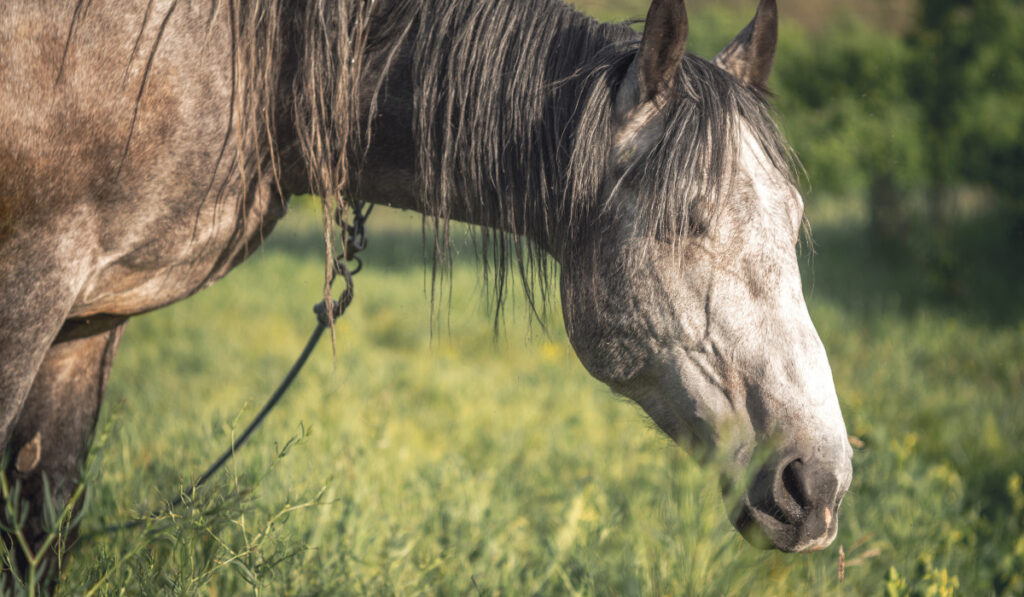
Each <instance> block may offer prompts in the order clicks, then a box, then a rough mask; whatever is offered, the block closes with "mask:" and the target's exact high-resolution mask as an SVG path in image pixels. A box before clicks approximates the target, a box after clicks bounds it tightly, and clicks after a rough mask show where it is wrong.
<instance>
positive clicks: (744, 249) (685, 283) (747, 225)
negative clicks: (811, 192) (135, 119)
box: [559, 0, 852, 552]
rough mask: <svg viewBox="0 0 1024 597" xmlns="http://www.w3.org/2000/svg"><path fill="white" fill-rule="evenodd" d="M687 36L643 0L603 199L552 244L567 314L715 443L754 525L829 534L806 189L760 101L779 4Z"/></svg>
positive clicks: (782, 533)
mask: <svg viewBox="0 0 1024 597" xmlns="http://www.w3.org/2000/svg"><path fill="white" fill-rule="evenodd" d="M686 37H687V18H686V11H685V7H684V3H683V1H682V0H654V2H653V4H652V6H651V8H650V11H649V13H648V17H647V22H646V28H645V31H644V34H643V37H642V40H641V41H640V44H639V46H638V49H637V51H636V53H635V56H634V57H633V58H632V60H631V62H629V63H628V65H625V64H624V65H623V68H621V69H620V73H619V78H618V80H617V84H616V85H614V86H613V91H612V92H611V94H610V96H611V97H612V98H613V99H612V101H613V102H614V107H613V109H612V114H613V115H614V124H613V127H614V128H613V132H614V134H613V135H612V137H613V142H612V147H610V148H609V151H610V152H611V155H612V156H613V157H612V159H611V167H609V168H608V172H607V173H606V175H605V180H604V182H603V184H602V191H601V198H600V207H599V208H598V209H594V210H592V211H591V213H590V215H589V216H588V218H589V220H588V221H587V222H586V223H585V224H586V225H585V226H583V228H585V229H586V230H587V231H588V232H587V233H586V234H582V235H579V237H578V238H574V239H573V240H572V241H571V242H568V243H567V246H564V247H562V248H561V249H560V250H559V259H560V261H561V264H562V269H561V290H562V297H563V300H562V304H563V312H564V315H565V320H566V326H567V329H568V330H569V336H570V340H571V342H572V345H573V347H574V348H575V350H576V353H577V355H578V356H579V358H580V360H581V361H582V362H583V364H584V366H585V367H586V368H587V369H588V370H589V371H590V372H591V374H593V375H594V376H595V377H597V378H598V379H600V380H601V381H603V382H605V383H607V384H608V385H609V386H610V387H611V388H612V389H613V390H615V391H616V392H618V393H621V394H624V395H625V396H628V397H629V398H631V399H632V400H634V401H635V402H637V403H638V404H639V405H640V406H641V407H642V408H643V409H644V410H645V411H646V412H647V413H648V414H649V415H650V416H651V418H652V419H653V420H654V421H655V422H656V424H657V425H658V426H659V427H660V428H661V429H663V430H664V431H665V432H666V433H667V434H668V435H669V436H671V437H672V438H673V439H675V440H676V441H678V442H680V443H684V444H687V445H689V446H695V447H698V448H699V449H701V450H707V451H708V452H709V453H711V452H713V453H714V454H716V455H718V457H720V458H724V460H725V461H726V464H725V466H724V469H723V471H724V473H723V490H726V489H730V488H733V487H736V488H739V487H743V489H742V494H741V495H740V496H739V497H738V498H736V501H735V503H734V507H733V508H732V513H731V519H732V521H733V524H734V525H735V526H736V527H737V529H738V530H740V531H741V532H742V533H743V534H744V536H745V537H747V539H748V540H750V541H751V542H753V543H755V544H758V543H760V544H764V545H766V546H768V545H773V546H775V547H777V548H779V549H781V550H784V551H793V552H800V551H811V550H816V549H822V548H824V547H826V546H828V545H829V544H830V543H831V542H832V541H833V540H834V539H835V536H836V533H837V530H838V517H837V509H838V507H839V504H840V502H841V501H842V499H843V496H844V494H845V493H846V491H847V489H848V488H849V485H850V481H851V478H852V465H851V460H850V458H851V448H850V445H849V441H848V436H847V433H846V427H845V424H844V422H843V416H842V413H841V412H840V408H839V402H838V398H837V396H836V390H835V386H834V383H833V380H832V373H831V370H830V367H829V363H828V359H827V357H826V354H825V349H824V346H823V345H822V342H821V340H820V339H819V337H818V334H817V332H816V330H815V328H814V325H813V324H812V322H811V319H810V316H809V314H808V310H807V306H806V304H805V302H804V296H803V292H802V286H801V279H800V271H799V267H798V261H797V252H796V245H797V243H798V241H799V235H800V230H801V224H802V222H803V200H802V198H801V196H800V194H799V192H798V191H797V189H796V187H795V186H794V184H793V181H792V179H791V176H790V174H789V162H788V160H787V158H788V153H787V152H788V150H787V149H786V146H785V145H784V143H783V142H782V141H780V140H779V134H778V132H777V130H776V129H775V126H774V124H773V123H772V121H771V115H770V111H769V110H768V109H767V107H766V104H765V101H764V88H765V82H766V79H767V77H768V74H769V71H770V68H771V64H772V59H773V56H774V52H775V45H776V38H777V17H776V6H775V2H774V1H773V0H762V1H761V3H760V6H759V7H758V11H757V15H756V16H755V18H754V20H753V21H752V22H751V23H750V25H749V26H747V27H746V28H745V29H744V30H743V31H742V32H741V33H740V34H739V35H738V36H737V37H736V38H735V39H734V40H733V41H732V42H731V43H730V44H729V45H728V46H727V47H726V48H725V49H724V50H723V51H722V52H721V53H720V54H719V55H718V57H717V58H716V59H715V61H714V63H709V62H706V61H703V60H701V59H699V58H696V57H693V56H687V55H686V54H685V47H686Z"/></svg>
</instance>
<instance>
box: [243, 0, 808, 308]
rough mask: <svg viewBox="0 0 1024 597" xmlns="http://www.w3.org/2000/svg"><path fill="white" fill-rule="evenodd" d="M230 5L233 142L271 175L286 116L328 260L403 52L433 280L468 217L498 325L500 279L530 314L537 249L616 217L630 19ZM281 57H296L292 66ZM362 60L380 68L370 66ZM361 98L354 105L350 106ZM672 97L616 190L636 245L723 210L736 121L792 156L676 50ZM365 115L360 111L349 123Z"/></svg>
mask: <svg viewBox="0 0 1024 597" xmlns="http://www.w3.org/2000/svg"><path fill="white" fill-rule="evenodd" d="M230 1H231V9H232V11H233V20H232V22H233V27H234V29H235V36H236V39H235V42H236V43H235V45H236V47H237V51H236V62H237V64H236V72H237V76H238V77H239V82H240V84H239V85H238V89H239V94H240V95H239V97H238V99H237V101H238V106H239V107H240V110H239V116H238V118H239V122H240V124H239V130H240V131H241V132H242V142H243V145H245V146H249V147H252V146H253V144H255V146H256V147H259V148H261V149H260V152H259V156H260V158H259V159H258V160H257V167H259V165H261V164H265V165H269V167H271V168H272V169H274V171H275V172H276V171H277V169H278V168H279V162H278V155H279V153H278V149H277V146H276V138H275V131H277V130H278V128H277V126H278V124H279V123H278V122H277V119H280V118H290V119H292V124H293V125H294V129H295V131H296V132H297V134H298V143H299V147H300V150H301V154H302V157H303V159H304V161H305V163H306V164H307V166H308V170H309V172H308V175H309V183H310V188H311V190H312V192H313V193H314V194H317V195H319V196H320V197H321V198H323V202H324V203H323V205H324V238H325V241H326V242H325V251H326V254H327V258H328V262H329V261H330V255H331V251H332V245H333V244H334V243H335V242H337V241H338V240H339V237H338V236H337V234H338V233H337V232H332V221H333V218H332V215H333V211H334V210H335V209H339V208H343V207H344V203H343V201H342V196H343V193H344V191H345V189H346V188H348V187H349V186H350V185H351V184H352V182H353V177H354V176H356V175H357V173H358V167H359V160H360V159H361V150H362V149H364V148H365V146H366V144H367V143H368V142H369V141H370V139H371V137H370V135H371V134H372V130H362V129H361V128H360V125H359V123H360V122H364V123H369V122H372V120H373V118H372V112H373V110H374V109H375V106H376V102H377V101H378V98H377V96H376V92H377V91H379V89H380V88H381V86H382V82H383V80H384V79H385V78H386V77H387V76H389V75H390V74H391V71H392V69H393V66H394V65H395V64H397V62H398V61H397V59H396V56H397V54H398V52H399V47H401V46H405V47H406V49H407V50H408V55H411V56H412V68H411V71H412V77H413V81H412V82H411V84H412V85H413V86H414V88H415V90H416V93H415V100H414V103H415V105H414V107H413V114H414V131H413V136H414V139H415V142H416V143H415V144H416V148H417V179H418V180H419V183H420V187H421V188H420V189H419V193H420V196H421V201H422V204H423V205H424V207H425V212H426V213H427V214H428V215H429V216H432V217H433V220H432V222H433V232H434V234H433V237H434V247H433V248H434V257H435V258H434V276H433V279H434V280H435V281H436V280H437V277H438V273H439V272H440V273H441V275H442V277H443V276H444V273H445V271H446V270H447V268H450V261H448V260H447V250H448V247H449V243H450V239H451V236H450V228H449V225H450V221H451V218H452V214H453V213H456V212H461V213H464V214H469V216H470V219H472V220H473V221H477V222H486V223H487V224H488V226H489V227H488V226H480V227H478V229H477V236H476V238H477V243H476V246H477V248H478V252H479V253H480V255H481V257H482V261H483V265H484V271H485V276H486V278H487V279H488V280H489V281H490V284H489V285H485V288H490V289H491V290H492V294H493V297H492V298H493V299H494V303H495V305H496V322H497V314H498V313H500V311H501V307H502V305H503V304H504V300H505V298H506V295H507V290H508V281H509V279H508V273H509V272H517V273H518V274H519V277H520V278H521V279H522V281H523V287H524V289H525V291H526V296H527V300H528V302H529V305H530V307H531V308H532V309H534V311H535V312H536V306H537V305H538V304H540V305H541V307H542V308H543V306H544V305H545V304H546V300H545V299H546V297H547V296H548V291H549V285H550V278H551V276H550V265H549V263H550V262H549V260H548V259H547V255H546V252H545V249H546V248H548V247H550V246H552V244H553V241H554V240H555V239H559V240H560V241H563V243H564V241H565V240H567V239H568V240H569V242H568V243H564V244H565V245H567V246H574V245H576V244H577V242H576V241H580V240H584V239H585V238H586V237H587V235H593V234H599V233H600V232H599V231H598V230H594V229H593V228H594V226H595V225H597V222H598V221H599V220H600V218H601V215H602V214H607V213H610V212H612V211H614V210H616V209H618V208H619V207H620V206H619V205H618V204H617V203H616V198H617V195H616V193H615V192H614V191H613V192H612V193H611V194H610V195H609V194H608V193H607V192H605V193H602V190H603V189H602V185H603V184H605V181H606V180H607V178H608V177H607V174H608V172H609V169H610V168H611V167H612V165H613V160H614V156H613V155H612V146H613V125H614V122H613V120H614V115H613V105H614V98H615V95H616V92H617V90H618V88H619V86H620V84H621V82H622V80H623V78H624V77H625V76H626V72H627V70H628V68H629V65H630V64H631V63H632V61H633V58H634V56H635V55H636V52H637V48H638V45H639V43H638V37H639V36H638V34H636V33H635V32H634V31H633V30H632V28H631V27H630V26H629V25H628V24H601V23H598V22H597V21H596V20H594V19H592V18H590V17H586V16H584V15H582V14H581V13H579V12H576V11H575V10H573V9H572V8H570V7H569V6H567V5H566V4H564V3H563V2H561V1H560V0H489V1H483V0H450V1H447V2H443V3H442V2H429V1H426V0H377V2H376V3H374V2H358V1H353V0H308V1H307V2H305V3H303V6H302V7H301V8H299V9H296V10H286V9H285V8H284V7H285V6H286V5H287V4H286V3H285V2H284V0H230ZM374 10H376V12H374ZM288 20H291V21H292V22H291V24H290V26H289V27H287V28H283V27H282V26H281V23H284V22H286V21H288ZM288 31H292V32H295V34H296V35H300V36H301V38H302V39H301V40H291V39H288V33H287V32H288ZM298 42H300V43H298ZM288 47H295V48H298V50H291V51H293V52H295V55H294V56H292V57H290V58H289V56H288V55H287V52H288V51H289V50H287V48H288ZM287 60H296V61H297V65H298V68H297V74H296V76H295V78H294V81H293V84H292V85H293V87H292V89H290V90H284V91H290V92H291V94H292V97H293V98H294V103H293V105H291V108H292V109H291V110H290V113H289V111H288V110H286V108H287V107H288V106H285V105H282V104H281V103H280V101H279V97H278V96H279V94H280V93H281V92H282V90H281V89H278V88H277V81H279V80H280V69H281V65H282V63H284V62H286V61H287ZM372 60H377V64H378V65H379V68H376V69H370V68H368V66H367V65H368V63H369V62H371V61H372ZM371 71H372V72H371ZM367 89H370V90H371V93H370V96H371V100H370V102H369V104H367V102H366V100H365V98H360V97H359V94H360V93H364V94H365V93H366V90H367ZM673 89H674V92H673V93H670V94H667V95H665V96H664V97H663V98H662V101H661V102H660V103H659V106H658V109H659V110H660V111H661V113H662V115H663V117H664V122H665V126H664V130H663V132H662V134H661V136H660V137H659V138H658V139H657V141H656V142H655V143H654V144H653V146H652V147H650V148H649V149H648V150H647V151H644V152H643V153H642V154H641V155H636V156H634V157H633V159H632V161H631V162H630V164H629V166H628V167H627V168H626V169H625V171H623V172H621V173H620V174H619V176H618V179H619V181H620V182H621V181H628V183H629V185H630V187H631V188H632V189H634V190H635V191H636V193H637V197H638V198H639V204H637V205H632V206H630V209H631V210H632V216H631V217H632V218H633V221H634V225H635V226H636V233H637V234H639V235H642V236H653V235H657V236H660V237H662V238H667V239H673V240H672V242H674V243H679V242H682V240H683V239H685V238H686V237H687V236H688V235H690V234H699V233H702V231H703V230H707V229H708V228H709V227H710V226H711V225H712V224H713V220H714V217H715V215H716V214H717V213H718V212H719V211H720V210H721V208H722V205H723V204H724V201H723V199H724V197H722V191H723V190H724V189H725V188H726V187H727V186H728V184H726V183H728V180H727V176H728V171H729V168H730V165H731V163H732V162H733V161H734V158H735V157H736V155H737V152H738V148H739V141H738V140H739V128H740V126H741V125H742V124H745V125H746V129H747V130H749V131H751V132H752V133H753V135H754V136H755V137H756V140H757V142H758V143H759V144H760V145H761V147H762V148H763V149H764V151H765V154H766V155H767V156H768V157H769V159H770V160H771V162H772V163H773V165H774V166H775V167H776V168H778V169H779V170H780V171H781V172H783V173H784V175H785V176H787V177H791V175H790V164H791V163H792V160H793V158H792V152H791V150H790V149H789V147H788V146H787V145H786V144H785V142H784V141H783V140H782V138H781V136H780V134H779V132H778V130H777V128H776V125H775V123H774V120H773V118H772V113H771V110H770V108H769V106H768V103H767V101H766V97H765V94H764V93H763V92H761V91H760V90H757V89H751V88H748V87H745V86H743V85H741V84H740V83H739V82H738V81H736V80H735V79H734V78H732V77H731V76H730V75H728V74H727V73H725V72H724V71H722V70H720V69H718V68H717V67H715V66H713V65H712V64H711V63H709V62H707V61H705V60H703V59H701V58H698V57H695V56H692V55H687V56H686V57H685V59H684V60H683V62H682V64H681V65H680V68H679V69H678V71H677V74H676V84H675V85H674V86H673ZM367 106H368V109H369V110H370V112H371V114H370V115H369V116H367V115H366V114H362V115H360V114H359V113H358V111H359V110H360V109H366V108H367ZM368 128H369V127H367V129H368ZM620 186H621V185H616V188H619V187H620ZM602 195H604V198H602ZM424 225H425V226H427V225H428V224H426V222H425V224H424ZM343 233H344V232H343V231H342V232H341V234H343ZM328 267H330V265H329V264H328ZM328 272H329V270H328ZM327 290H328V289H325V294H327ZM328 299H329V295H328Z"/></svg>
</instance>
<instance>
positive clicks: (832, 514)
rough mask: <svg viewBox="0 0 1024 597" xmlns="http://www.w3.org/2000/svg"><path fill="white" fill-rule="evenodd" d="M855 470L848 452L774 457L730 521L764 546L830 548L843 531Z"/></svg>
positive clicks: (796, 549) (793, 549)
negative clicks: (830, 457) (843, 509)
mask: <svg viewBox="0 0 1024 597" xmlns="http://www.w3.org/2000/svg"><path fill="white" fill-rule="evenodd" d="M852 473H853V468H852V465H851V464H850V461H849V459H848V458H845V457H844V458H841V459H839V460H838V461H835V462H830V461H827V460H816V459H806V460H805V459H803V458H799V457H797V458H793V457H790V458H788V459H782V460H781V461H776V462H775V463H772V462H770V463H769V464H766V465H765V466H764V467H762V468H761V469H760V470H759V471H758V473H757V475H755V477H754V480H753V482H752V483H751V484H750V487H749V489H748V490H747V493H746V495H745V496H744V498H743V501H742V502H741V503H740V504H739V505H738V506H737V507H736V508H734V510H733V512H732V515H731V516H730V520H731V521H732V523H733V525H734V526H735V527H736V529H737V530H738V531H739V532H740V533H741V534H742V535H743V537H744V538H745V539H746V540H747V541H749V542H750V543H751V544H753V545H755V546H758V547H761V548H763V549H771V548H775V549H779V550H781V551H785V552H809V551H818V550H821V549H825V548H826V547H828V546H829V545H831V544H832V541H834V540H835V538H836V534H837V533H838V531H839V504H840V503H841V502H842V500H843V496H845V495H846V491H847V489H849V486H850V479H851V478H852Z"/></svg>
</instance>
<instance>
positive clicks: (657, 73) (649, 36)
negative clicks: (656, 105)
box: [632, 0, 689, 102]
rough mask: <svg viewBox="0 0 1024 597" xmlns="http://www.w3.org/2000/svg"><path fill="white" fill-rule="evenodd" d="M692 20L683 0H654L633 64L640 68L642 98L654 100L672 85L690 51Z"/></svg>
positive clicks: (638, 77)
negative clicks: (687, 50)
mask: <svg viewBox="0 0 1024 597" xmlns="http://www.w3.org/2000/svg"><path fill="white" fill-rule="evenodd" d="M688 31H689V23H688V21H687V18H686V3H685V2H684V1H683V0H654V2H652V3H651V9H650V10H648V11H647V21H646V23H645V25H644V36H643V39H641V40H640V51H639V52H637V55H636V61H635V62H634V63H633V67H632V68H635V69H636V82H637V91H638V92H639V94H640V97H639V98H638V99H639V100H640V101H641V102H644V101H649V100H651V99H654V97H655V96H656V95H658V94H659V93H660V92H661V91H663V90H664V89H665V88H667V87H669V86H670V85H671V84H672V80H673V78H674V77H675V73H676V70H677V69H678V68H679V63H680V62H681V61H682V60H683V56H684V55H685V54H686V34H687V32H688Z"/></svg>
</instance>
